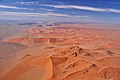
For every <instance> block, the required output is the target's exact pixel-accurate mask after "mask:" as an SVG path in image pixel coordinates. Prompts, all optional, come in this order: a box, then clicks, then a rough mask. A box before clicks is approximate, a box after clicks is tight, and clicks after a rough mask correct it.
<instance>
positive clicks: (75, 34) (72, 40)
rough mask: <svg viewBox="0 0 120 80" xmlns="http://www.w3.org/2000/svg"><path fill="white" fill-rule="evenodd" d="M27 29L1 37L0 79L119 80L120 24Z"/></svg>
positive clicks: (69, 25) (70, 25)
mask: <svg viewBox="0 0 120 80" xmlns="http://www.w3.org/2000/svg"><path fill="white" fill-rule="evenodd" d="M24 30H25V31H24V33H22V34H21V35H22V36H19V35H18V34H19V31H18V33H17V32H16V33H13V34H14V35H12V36H11V37H8V36H7V38H1V39H0V80H120V28H116V27H100V26H90V25H89V26H84V25H80V24H61V25H59V26H57V27H55V26H54V27H53V26H51V27H30V28H24ZM1 35H2V34H1Z"/></svg>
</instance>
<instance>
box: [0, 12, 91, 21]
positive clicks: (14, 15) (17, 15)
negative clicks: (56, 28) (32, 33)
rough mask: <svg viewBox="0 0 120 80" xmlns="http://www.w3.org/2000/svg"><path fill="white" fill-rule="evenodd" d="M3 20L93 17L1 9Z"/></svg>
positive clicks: (55, 19)
mask: <svg viewBox="0 0 120 80" xmlns="http://www.w3.org/2000/svg"><path fill="white" fill-rule="evenodd" d="M0 18H1V20H39V21H54V22H91V21H93V19H92V18H90V17H87V16H71V15H68V14H59V13H53V12H46V13H32V12H7V11H0Z"/></svg>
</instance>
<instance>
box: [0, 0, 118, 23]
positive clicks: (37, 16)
mask: <svg viewBox="0 0 120 80" xmlns="http://www.w3.org/2000/svg"><path fill="white" fill-rule="evenodd" d="M0 20H10V21H13V20H20V21H29V20H33V21H43V22H44V21H46V22H80V23H100V24H120V0H0Z"/></svg>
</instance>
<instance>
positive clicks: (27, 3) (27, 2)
mask: <svg viewBox="0 0 120 80" xmlns="http://www.w3.org/2000/svg"><path fill="white" fill-rule="evenodd" d="M15 3H16V4H39V2H38V1H36V2H15Z"/></svg>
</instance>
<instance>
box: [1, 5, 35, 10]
mask: <svg viewBox="0 0 120 80" xmlns="http://www.w3.org/2000/svg"><path fill="white" fill-rule="evenodd" d="M0 8H7V9H24V10H33V9H30V8H20V7H16V6H8V5H0Z"/></svg>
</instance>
